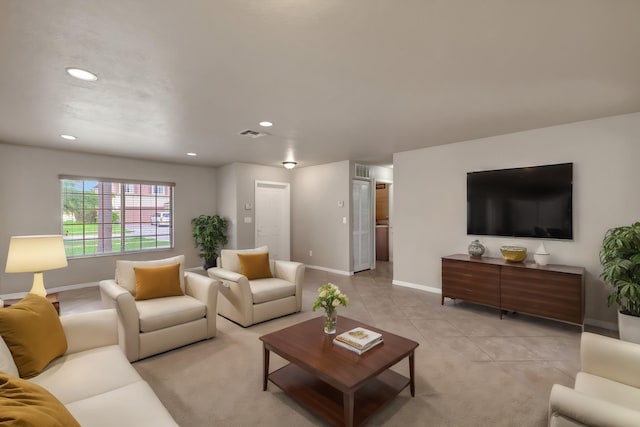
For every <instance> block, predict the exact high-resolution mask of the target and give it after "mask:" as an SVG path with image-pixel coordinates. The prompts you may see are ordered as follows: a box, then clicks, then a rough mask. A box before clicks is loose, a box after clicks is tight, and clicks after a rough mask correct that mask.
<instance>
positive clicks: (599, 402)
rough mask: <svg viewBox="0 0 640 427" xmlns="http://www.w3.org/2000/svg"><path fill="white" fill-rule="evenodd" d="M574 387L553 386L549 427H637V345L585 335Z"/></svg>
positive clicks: (639, 422)
mask: <svg viewBox="0 0 640 427" xmlns="http://www.w3.org/2000/svg"><path fill="white" fill-rule="evenodd" d="M580 359H581V371H580V372H578V375H576V381H575V385H574V387H573V388H569V387H565V386H562V385H559V384H554V385H553V388H552V389H551V395H550V397H549V426H551V427H569V426H570V427H576V426H598V427H605V426H606V427H616V426H620V427H637V426H640V345H638V344H634V343H630V342H626V341H620V340H617V339H614V338H609V337H605V336H602V335H596V334H591V333H588V332H584V333H583V334H582V338H581V342H580Z"/></svg>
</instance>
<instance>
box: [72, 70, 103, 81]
mask: <svg viewBox="0 0 640 427" xmlns="http://www.w3.org/2000/svg"><path fill="white" fill-rule="evenodd" d="M66 71H67V74H69V75H70V76H71V77H75V78H76V79H80V80H84V81H87V82H95V81H96V80H98V76H96V75H95V74H93V73H92V72H91V71H87V70H83V69H82V68H74V67H69V68H67V69H66Z"/></svg>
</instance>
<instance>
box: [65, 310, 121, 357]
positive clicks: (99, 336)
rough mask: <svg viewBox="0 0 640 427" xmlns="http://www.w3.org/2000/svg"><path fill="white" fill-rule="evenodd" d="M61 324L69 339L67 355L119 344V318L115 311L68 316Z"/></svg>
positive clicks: (97, 311)
mask: <svg viewBox="0 0 640 427" xmlns="http://www.w3.org/2000/svg"><path fill="white" fill-rule="evenodd" d="M60 322H61V323H62V327H63V329H64V333H65V335H66V337H67V352H66V353H65V354H71V353H77V352H79V351H84V350H89V349H91V348H98V347H104V346H108V345H117V344H118V316H117V314H116V311H115V310H113V309H109V310H96V311H90V312H87V313H76V314H68V315H65V316H61V317H60Z"/></svg>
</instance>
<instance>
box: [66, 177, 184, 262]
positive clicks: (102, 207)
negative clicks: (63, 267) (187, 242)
mask: <svg viewBox="0 0 640 427" xmlns="http://www.w3.org/2000/svg"><path fill="white" fill-rule="evenodd" d="M60 188H61V195H62V235H63V236H64V246H65V250H66V253H67V257H69V258H73V257H86V256H95V255H104V254H114V253H123V252H140V251H148V250H156V249H169V248H173V215H172V212H173V192H174V188H175V184H173V183H147V182H135V181H129V180H128V181H126V182H124V181H117V180H107V179H102V178H81V177H68V176H61V177H60Z"/></svg>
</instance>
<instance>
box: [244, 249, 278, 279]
mask: <svg viewBox="0 0 640 427" xmlns="http://www.w3.org/2000/svg"><path fill="white" fill-rule="evenodd" d="M238 260H239V261H240V271H241V272H242V274H243V275H244V276H247V279H249V280H255V279H266V278H268V277H273V276H272V275H271V267H270V266H269V253H268V252H264V253H258V254H238Z"/></svg>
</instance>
